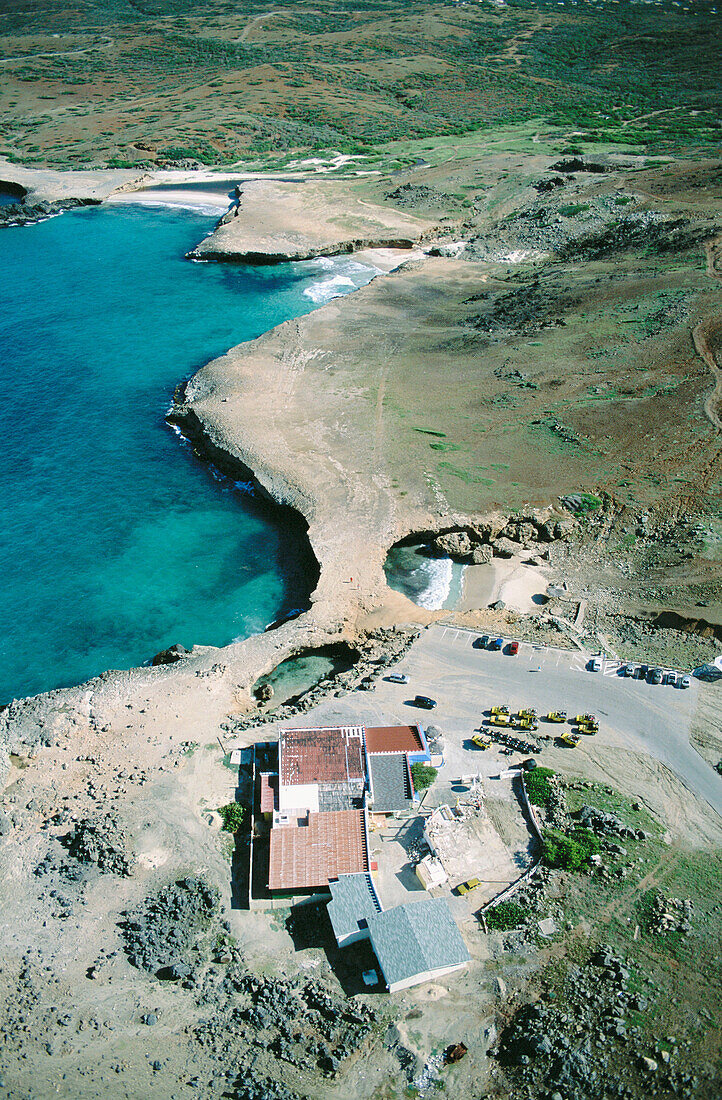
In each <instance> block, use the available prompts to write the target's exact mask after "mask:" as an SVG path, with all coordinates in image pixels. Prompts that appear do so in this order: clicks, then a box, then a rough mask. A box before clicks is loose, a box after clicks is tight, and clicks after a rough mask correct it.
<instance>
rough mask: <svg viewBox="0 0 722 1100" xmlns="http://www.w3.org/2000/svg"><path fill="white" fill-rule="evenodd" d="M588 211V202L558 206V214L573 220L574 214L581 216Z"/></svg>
mask: <svg viewBox="0 0 722 1100" xmlns="http://www.w3.org/2000/svg"><path fill="white" fill-rule="evenodd" d="M589 209H590V206H589V203H588V202H573V203H569V204H568V205H566V206H560V207H559V213H560V214H562V215H563V216H564V217H565V218H573V217H574V216H575V215H576V214H583V213H585V211H587V210H589Z"/></svg>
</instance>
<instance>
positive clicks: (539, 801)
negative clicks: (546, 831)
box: [524, 768, 556, 806]
mask: <svg viewBox="0 0 722 1100" xmlns="http://www.w3.org/2000/svg"><path fill="white" fill-rule="evenodd" d="M553 775H556V772H555V771H552V769H551V768H532V770H531V771H530V772H525V773H524V786H525V787H526V793H527V794H528V796H529V801H530V802H531V803H532V804H533V805H534V806H546V805H547V804H548V802H549V799H550V798H551V793H552V786H551V783H550V782H549V780H550V779H551V778H552V776H553Z"/></svg>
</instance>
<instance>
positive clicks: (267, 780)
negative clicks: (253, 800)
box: [259, 772, 278, 814]
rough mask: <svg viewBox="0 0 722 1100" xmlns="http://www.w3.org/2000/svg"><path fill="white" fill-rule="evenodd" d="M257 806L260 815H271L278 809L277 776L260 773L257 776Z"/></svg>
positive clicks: (273, 773)
mask: <svg viewBox="0 0 722 1100" xmlns="http://www.w3.org/2000/svg"><path fill="white" fill-rule="evenodd" d="M259 788H260V793H259V804H260V810H261V813H262V814H272V813H273V811H274V810H277V809H278V775H277V774H276V773H275V772H261V773H260V775H259Z"/></svg>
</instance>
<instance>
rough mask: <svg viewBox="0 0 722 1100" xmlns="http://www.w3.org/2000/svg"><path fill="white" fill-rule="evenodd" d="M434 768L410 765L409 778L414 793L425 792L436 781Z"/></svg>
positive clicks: (428, 765) (425, 765) (426, 765)
mask: <svg viewBox="0 0 722 1100" xmlns="http://www.w3.org/2000/svg"><path fill="white" fill-rule="evenodd" d="M436 775H437V772H436V768H432V767H431V765H430V764H412V765H411V778H412V779H413V781H414V790H415V791H425V790H427V789H428V788H429V787H430V786H431V784H432V783H433V782H434V780H435V779H436Z"/></svg>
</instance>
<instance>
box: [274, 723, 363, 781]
mask: <svg viewBox="0 0 722 1100" xmlns="http://www.w3.org/2000/svg"><path fill="white" fill-rule="evenodd" d="M279 761H280V774H281V783H282V784H284V785H285V786H296V785H299V786H303V785H305V784H308V783H348V782H352V781H354V780H356V781H357V780H363V779H364V776H365V774H366V773H365V768H364V758H363V726H329V727H322V728H318V729H290V730H281V733H280V737H279Z"/></svg>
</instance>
